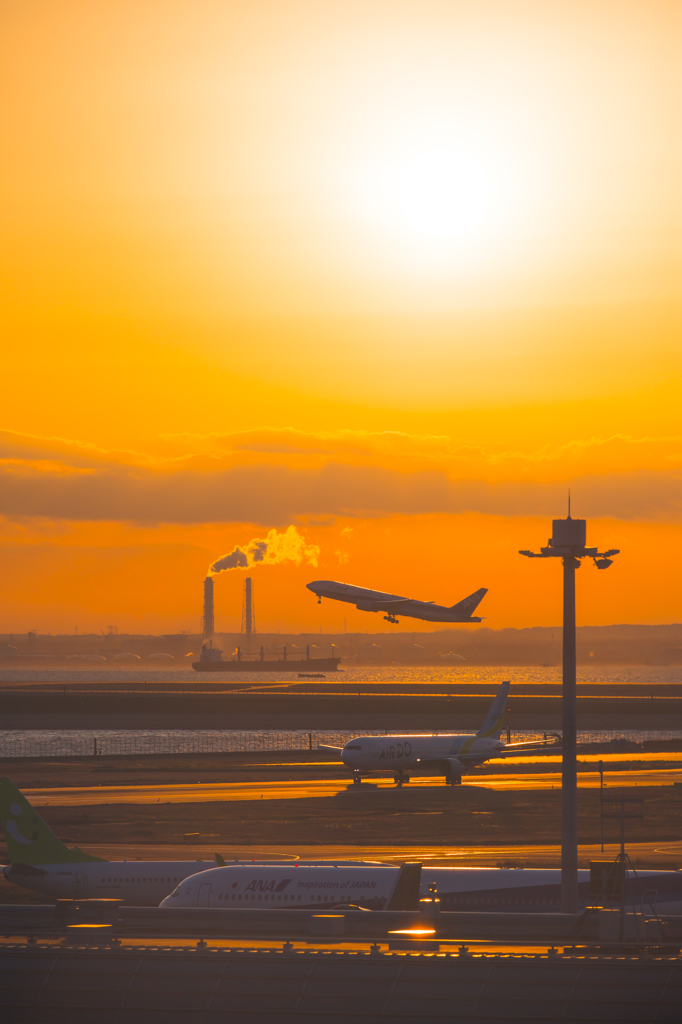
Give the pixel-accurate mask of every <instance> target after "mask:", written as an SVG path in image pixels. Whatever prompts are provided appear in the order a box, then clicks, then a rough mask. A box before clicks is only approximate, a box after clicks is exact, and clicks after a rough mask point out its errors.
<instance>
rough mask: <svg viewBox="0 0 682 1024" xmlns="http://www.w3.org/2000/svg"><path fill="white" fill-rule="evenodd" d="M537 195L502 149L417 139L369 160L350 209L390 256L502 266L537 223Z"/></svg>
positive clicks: (357, 179) (355, 186) (514, 156)
mask: <svg viewBox="0 0 682 1024" xmlns="http://www.w3.org/2000/svg"><path fill="white" fill-rule="evenodd" d="M536 184H538V183H536ZM540 191H542V190H541V189H537V190H535V199H537V198H538V197H539V192H540ZM533 192H534V190H533V189H531V188H530V182H529V175H528V173H527V172H526V171H524V168H523V162H522V160H521V159H520V157H519V156H518V154H514V153H510V152H508V151H505V149H504V148H503V147H502V146H497V147H492V146H486V145H481V144H480V143H479V145H476V144H475V143H472V144H471V145H469V144H468V143H467V141H466V140H463V141H462V142H460V143H459V144H456V143H452V144H450V145H428V144H425V142H424V140H423V139H420V140H419V141H418V142H417V143H416V144H415V145H412V146H401V147H395V148H391V149H387V150H386V151H384V152H383V153H380V154H376V155H374V156H365V159H364V161H363V163H362V165H361V166H360V167H358V169H357V170H356V173H355V175H354V182H353V186H352V195H351V203H352V206H353V210H354V215H355V219H356V220H362V221H363V222H364V224H365V227H366V228H368V227H372V228H373V229H374V231H375V233H376V234H377V235H379V234H380V235H383V236H384V237H385V238H386V240H387V241H388V242H389V243H390V245H391V251H392V253H393V255H398V254H399V255H400V256H401V258H402V257H404V256H405V255H406V254H407V255H408V257H409V258H411V259H412V258H418V259H423V258H424V257H427V262H429V259H428V258H429V257H431V258H435V259H436V260H443V259H446V261H447V262H450V261H451V260H453V259H454V260H455V261H457V260H458V259H461V260H464V261H466V262H471V261H473V262H474V263H479V262H480V260H481V259H483V260H485V261H488V262H490V261H492V262H494V263H497V262H498V261H499V258H500V257H501V256H503V254H504V252H505V251H513V250H514V249H515V248H517V247H518V246H519V244H520V243H521V242H522V241H523V239H524V237H526V238H527V237H528V234H529V232H531V233H532V230H533V223H534V222H535V223H537V221H538V220H539V217H538V215H537V214H538V211H537V210H535V211H534V210H533V207H534V205H537V204H536V203H535V202H534V197H533Z"/></svg>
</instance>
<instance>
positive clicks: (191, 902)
mask: <svg viewBox="0 0 682 1024" xmlns="http://www.w3.org/2000/svg"><path fill="white" fill-rule="evenodd" d="M398 871H399V868H397V867H394V866H389V865H375V866H371V865H355V866H350V865H343V864H331V863H330V864H327V865H315V866H312V865H305V864H298V863H293V862H292V863H289V864H278V865H249V864H247V863H244V864H234V865H227V866H226V867H223V868H211V869H209V870H207V871H202V872H201V873H200V874H197V875H193V876H192V877H191V878H188V879H186V881H185V882H183V883H182V884H181V885H179V886H178V887H177V889H176V890H175V891H174V892H173V893H172V894H171V895H170V896H168V897H167V898H166V899H165V900H164V901H163V902H162V904H161V906H162V907H166V908H170V909H175V908H178V909H179V908H181V907H214V908H223V909H252V910H267V909H273V910H284V909H287V908H289V909H299V910H309V909H317V910H319V909H323V908H324V907H327V908H329V907H341V908H343V906H345V905H348V904H351V905H353V904H354V905H356V906H361V907H365V908H367V909H370V910H381V909H383V908H384V907H385V905H386V902H387V901H388V898H389V896H390V894H391V892H392V890H393V887H394V885H395V881H396V877H397V873H398ZM434 885H435V886H436V888H437V892H438V896H439V898H440V901H441V908H442V909H443V910H472V911H473V910H479V911H496V912H504V911H517V912H525V913H535V912H538V913H543V912H544V913H549V912H558V911H560V909H561V871H559V870H556V869H551V868H550V869H537V870H536V869H525V870H524V869H518V870H515V869H513V868H440V867H424V868H422V875H421V887H420V892H421V895H422V896H428V895H429V889H430V887H431V886H434ZM630 886H631V889H632V898H634V899H635V900H636V901H637V902H638V903H640V902H641V898H642V893H643V892H644V891H648V892H652V891H654V890H655V891H656V893H657V896H656V901H657V910H658V912H659V913H661V912H662V910H665V911H666V912H670V913H679V908H680V907H682V874H681V873H680V872H676V871H660V872H656V871H648V872H642V871H638V872H637V875H636V876H635V874H634V872H632V873H631V876H630ZM578 890H579V900H580V903H581V905H582V906H583V907H584V906H585V905H586V904H587V903H589V900H590V872H589V871H586V870H581V871H579V872H578ZM675 908H677V909H675Z"/></svg>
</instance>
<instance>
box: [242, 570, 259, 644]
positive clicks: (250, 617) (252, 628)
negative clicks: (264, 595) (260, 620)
mask: <svg viewBox="0 0 682 1024" xmlns="http://www.w3.org/2000/svg"><path fill="white" fill-rule="evenodd" d="M255 632H256V609H255V607H254V603H253V587H252V586H251V577H250V576H247V577H246V579H245V580H244V597H243V599H242V633H244V634H245V636H246V638H247V640H249V639H250V638H251V636H252V634H253V633H255Z"/></svg>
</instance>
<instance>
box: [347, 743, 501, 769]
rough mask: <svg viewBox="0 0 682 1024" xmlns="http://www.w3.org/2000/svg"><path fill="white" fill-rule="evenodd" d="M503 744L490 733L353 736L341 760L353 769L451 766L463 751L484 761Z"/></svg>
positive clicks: (492, 755) (456, 761) (493, 755)
mask: <svg viewBox="0 0 682 1024" xmlns="http://www.w3.org/2000/svg"><path fill="white" fill-rule="evenodd" d="M504 746H505V744H504V743H503V742H502V741H501V740H499V739H497V738H495V737H492V736H485V737H483V736H481V737H479V736H454V735H447V734H443V735H437V736H433V735H419V734H417V735H405V736H356V737H355V738H354V739H352V740H349V741H348V743H346V745H345V747H344V748H343V750H342V751H341V760H342V761H343V763H344V764H345V765H346V767H347V768H351V769H352V770H353V771H355V772H363V773H364V772H380V771H381V772H399V771H420V770H423V771H428V770H429V769H430V768H431V769H433V767H434V765H433V762H443V763H445V762H449V763H451V764H453V766H454V765H455V763H459V762H458V755H463V754H468V755H470V756H471V755H480V761H486V760H488V758H491V757H495V755H496V754H497V753H499V751H501V750H503V749H504ZM477 760H478V758H477ZM429 762H431V764H429Z"/></svg>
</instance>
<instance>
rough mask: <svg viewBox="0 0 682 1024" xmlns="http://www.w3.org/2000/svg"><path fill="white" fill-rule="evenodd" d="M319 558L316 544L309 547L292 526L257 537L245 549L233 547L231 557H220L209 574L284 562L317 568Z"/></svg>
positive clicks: (210, 568)
mask: <svg viewBox="0 0 682 1024" xmlns="http://www.w3.org/2000/svg"><path fill="white" fill-rule="evenodd" d="M319 556H320V549H319V548H318V546H317V544H308V543H307V542H306V539H305V537H302V536H301V534H300V533H299V532H298V530H297V529H296V527H295V526H290V527H289V528H288V529H286V530H285V531H284V533H278V531H277V530H270V532H269V533H268V534H267V536H266V537H265V539H264V540H260V539H259V538H258V537H255V538H254V539H253V540H251V541H249V543H248V544H247V545H246V546H245V547H239V546H237V547H236V548H233V550H232V551H230V553H229V554H228V555H221V556H220V558H217V559H216V561H215V562H214V563H213V565H210V566H209V569H208V571H209V573H210V574H212V575H214V574H215V573H219V572H225V571H226V570H227V569H250V568H251V567H252V566H254V565H279V564H280V563H281V562H294V563H295V564H296V565H300V564H301V562H307V563H308V565H317V560H318V558H319Z"/></svg>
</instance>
